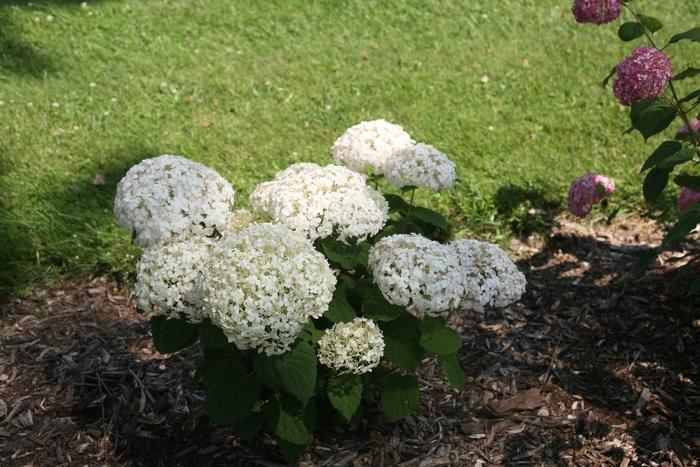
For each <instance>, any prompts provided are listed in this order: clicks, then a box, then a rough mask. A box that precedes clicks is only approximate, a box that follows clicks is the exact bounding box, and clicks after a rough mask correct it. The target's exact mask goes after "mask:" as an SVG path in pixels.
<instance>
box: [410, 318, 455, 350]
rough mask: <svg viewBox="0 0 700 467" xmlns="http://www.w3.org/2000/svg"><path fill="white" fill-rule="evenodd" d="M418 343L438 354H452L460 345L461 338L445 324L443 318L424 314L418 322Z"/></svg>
mask: <svg viewBox="0 0 700 467" xmlns="http://www.w3.org/2000/svg"><path fill="white" fill-rule="evenodd" d="M420 332H421V336H420V345H421V347H423V348H424V349H425V350H427V351H429V352H434V353H436V354H438V355H446V354H453V353H455V352H457V351H458V350H459V348H460V347H462V338H461V337H460V336H459V334H457V332H456V331H455V330H454V329H450V328H448V327H447V326H445V320H444V319H443V318H437V317H432V316H426V317H425V318H423V321H421V324H420Z"/></svg>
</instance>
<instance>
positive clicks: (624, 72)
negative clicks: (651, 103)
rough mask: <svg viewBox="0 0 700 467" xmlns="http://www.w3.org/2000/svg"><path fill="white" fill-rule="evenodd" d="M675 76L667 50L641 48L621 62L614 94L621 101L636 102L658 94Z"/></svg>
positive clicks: (629, 103) (626, 103)
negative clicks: (664, 51) (665, 51)
mask: <svg viewBox="0 0 700 467" xmlns="http://www.w3.org/2000/svg"><path fill="white" fill-rule="evenodd" d="M672 77H673V69H672V67H671V59H669V58H668V56H667V55H666V54H665V53H663V52H661V51H659V50H657V49H655V48H653V47H640V48H638V49H635V50H633V51H632V53H631V54H630V55H629V56H628V57H627V58H625V59H624V60H622V61H621V62H620V63H618V65H617V79H616V80H615V83H614V84H613V93H614V94H615V96H616V97H617V98H618V100H619V101H620V103H622V104H624V105H634V104H636V103H637V102H639V101H641V100H644V99H654V98H655V97H657V96H658V95H659V94H661V91H663V89H664V86H666V83H667V82H668V80H670V79H671V78H672Z"/></svg>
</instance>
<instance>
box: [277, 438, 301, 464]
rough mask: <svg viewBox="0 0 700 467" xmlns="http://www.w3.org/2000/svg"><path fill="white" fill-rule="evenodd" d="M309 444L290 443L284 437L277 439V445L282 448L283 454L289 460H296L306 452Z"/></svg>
mask: <svg viewBox="0 0 700 467" xmlns="http://www.w3.org/2000/svg"><path fill="white" fill-rule="evenodd" d="M307 446H308V444H294V443H288V442H286V441H285V440H283V439H277V447H278V448H279V450H280V453H281V454H282V456H283V457H284V458H285V459H287V460H288V461H295V460H297V459H298V458H299V456H301V455H302V454H304V451H306V448H307Z"/></svg>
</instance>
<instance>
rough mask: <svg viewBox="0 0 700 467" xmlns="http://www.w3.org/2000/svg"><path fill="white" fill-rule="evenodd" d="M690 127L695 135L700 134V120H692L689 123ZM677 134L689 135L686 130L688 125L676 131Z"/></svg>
mask: <svg viewBox="0 0 700 467" xmlns="http://www.w3.org/2000/svg"><path fill="white" fill-rule="evenodd" d="M690 127H691V128H692V129H693V131H694V132H695V133H699V134H700V120H693V121H691V122H690ZM678 133H679V134H681V135H687V134H689V133H690V131H689V130H688V125H683V126H682V127H680V128H679V129H678Z"/></svg>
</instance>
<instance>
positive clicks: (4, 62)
mask: <svg viewBox="0 0 700 467" xmlns="http://www.w3.org/2000/svg"><path fill="white" fill-rule="evenodd" d="M4 5H7V3H4ZM25 5H26V2H25ZM24 36H25V33H24V31H23V29H22V28H21V27H20V26H18V25H17V24H15V23H14V21H13V19H12V17H11V15H10V13H9V12H8V11H7V9H3V8H2V7H1V6H0V71H8V72H10V73H15V74H20V75H25V76H29V77H33V78H41V77H43V76H44V75H45V74H46V73H50V72H53V71H55V69H56V66H55V63H54V61H53V59H52V58H51V57H50V55H49V54H48V53H47V52H46V51H45V50H42V49H41V48H40V47H39V46H37V45H36V44H34V43H32V42H30V41H29V40H27V39H26V38H25V37H24Z"/></svg>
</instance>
